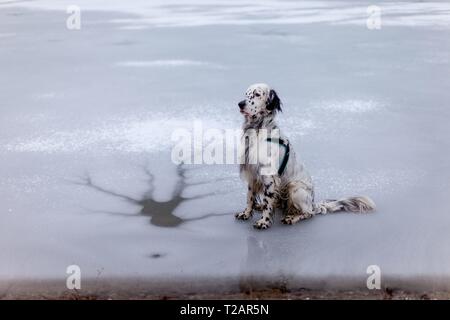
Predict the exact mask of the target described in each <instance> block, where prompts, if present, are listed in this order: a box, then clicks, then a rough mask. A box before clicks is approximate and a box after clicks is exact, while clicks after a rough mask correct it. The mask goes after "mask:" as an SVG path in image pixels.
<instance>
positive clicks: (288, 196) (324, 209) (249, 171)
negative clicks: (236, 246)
mask: <svg viewBox="0 0 450 320" xmlns="http://www.w3.org/2000/svg"><path fill="white" fill-rule="evenodd" d="M245 96H246V98H245V100H242V101H241V102H239V109H240V112H241V114H242V115H243V116H244V118H245V122H244V125H243V132H244V133H243V137H242V142H241V143H242V144H243V145H242V146H241V147H242V150H245V154H244V155H243V156H244V159H243V161H242V162H241V165H240V172H241V177H242V178H243V179H244V180H245V181H247V183H248V193H247V207H246V208H245V209H244V211H243V212H240V213H237V214H236V215H235V216H236V218H237V219H240V220H248V219H249V218H250V217H251V216H252V214H253V211H254V210H256V211H261V212H262V217H261V218H260V219H259V220H257V221H256V222H255V224H254V227H255V228H257V229H267V228H269V227H270V226H271V225H272V222H273V214H274V211H275V209H276V208H281V209H283V210H284V213H285V215H284V217H283V218H282V220H281V222H283V223H284V224H294V223H296V222H298V221H300V220H304V219H308V218H311V217H312V216H314V215H316V214H319V213H320V214H326V213H329V212H337V211H351V212H365V211H370V210H373V209H374V208H375V204H374V202H373V201H372V200H371V199H370V198H368V197H364V196H361V197H351V198H344V199H340V200H325V201H322V202H319V203H315V202H314V187H313V183H312V180H311V177H310V176H309V174H308V173H307V171H306V170H305V168H304V166H303V165H302V164H300V163H297V162H296V158H295V153H294V151H293V150H292V145H291V144H290V143H289V141H288V139H287V138H286V137H285V136H283V135H282V134H281V133H279V129H278V127H277V125H276V123H275V117H276V114H277V112H278V111H281V101H280V99H279V97H278V95H277V93H276V92H275V91H274V90H273V89H271V88H270V87H269V86H268V85H267V84H263V83H258V84H254V85H251V86H250V87H249V88H248V89H247V91H246V93H245ZM261 129H266V130H261ZM250 131H251V132H252V133H253V134H254V132H256V139H249V138H248V136H249V135H248V134H247V133H248V132H250ZM262 131H266V132H267V131H269V132H277V135H276V136H275V138H274V137H270V138H267V135H263V134H259V132H262ZM264 143H265V144H267V146H266V150H273V147H274V146H275V147H276V148H275V150H277V151H278V152H272V153H271V152H269V153H268V158H269V159H268V160H267V159H266V160H265V161H262V160H261V159H259V157H257V156H255V154H257V152H256V153H255V152H252V151H251V150H252V149H253V148H255V145H256V144H258V148H259V147H260V146H261V145H263V144H264ZM281 155H283V156H281ZM275 157H276V158H275ZM268 161H269V162H271V163H277V164H279V167H278V171H275V172H272V174H262V173H261V171H262V170H261V169H262V168H263V167H264V166H266V165H267V163H268ZM263 162H264V163H263Z"/></svg>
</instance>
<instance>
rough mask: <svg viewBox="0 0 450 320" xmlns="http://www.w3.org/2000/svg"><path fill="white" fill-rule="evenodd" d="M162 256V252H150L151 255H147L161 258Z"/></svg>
mask: <svg viewBox="0 0 450 320" xmlns="http://www.w3.org/2000/svg"><path fill="white" fill-rule="evenodd" d="M164 256H165V254H163V253H152V254H151V255H149V257H150V258H152V259H158V258H162V257H164Z"/></svg>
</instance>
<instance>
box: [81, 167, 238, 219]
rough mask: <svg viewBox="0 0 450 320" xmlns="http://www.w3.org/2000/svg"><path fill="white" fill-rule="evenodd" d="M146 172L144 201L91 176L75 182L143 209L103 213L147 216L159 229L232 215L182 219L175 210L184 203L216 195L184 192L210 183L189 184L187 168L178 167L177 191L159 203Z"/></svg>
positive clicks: (152, 179)
mask: <svg viewBox="0 0 450 320" xmlns="http://www.w3.org/2000/svg"><path fill="white" fill-rule="evenodd" d="M144 171H145V173H146V175H147V176H148V182H149V190H147V192H146V193H145V196H144V197H143V198H142V199H135V198H133V197H130V196H128V195H125V194H122V193H119V192H116V191H113V190H109V189H106V188H104V187H102V186H100V185H98V184H95V183H94V182H93V181H92V178H91V177H90V176H89V175H86V177H85V178H82V181H80V182H75V183H76V184H79V185H84V186H87V187H89V188H91V189H94V190H96V191H99V192H101V193H104V194H107V195H110V196H113V197H116V198H119V199H121V200H124V201H126V202H129V203H131V204H134V205H138V206H140V207H141V210H140V211H139V212H137V213H122V212H111V211H103V210H102V211H100V212H103V213H108V214H114V215H121V216H127V217H130V216H146V217H149V218H150V223H151V224H152V225H155V226H159V227H177V226H179V225H181V224H182V223H185V222H189V221H196V220H202V219H206V218H210V217H215V216H224V215H229V214H230V213H221V214H217V213H209V214H204V215H201V216H198V217H193V218H182V217H179V216H177V215H175V214H174V211H175V209H176V208H177V207H178V206H179V205H180V204H181V203H182V202H184V201H189V200H196V199H202V198H205V197H208V196H212V195H214V193H213V192H209V193H206V194H202V195H197V196H192V197H185V196H183V195H182V194H183V191H184V190H185V189H186V188H187V187H189V186H195V185H203V184H207V183H209V182H196V183H187V182H186V179H187V178H186V172H187V170H186V168H184V166H183V165H179V166H177V175H178V180H177V183H176V185H175V189H174V191H173V194H172V198H171V200H169V201H165V202H159V201H155V200H154V198H153V192H154V190H155V186H154V183H153V182H154V176H153V174H152V173H150V172H149V171H148V169H146V168H144ZM219 180H224V179H216V180H214V182H216V181H219Z"/></svg>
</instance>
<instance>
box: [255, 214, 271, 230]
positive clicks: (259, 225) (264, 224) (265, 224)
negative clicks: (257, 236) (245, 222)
mask: <svg viewBox="0 0 450 320" xmlns="http://www.w3.org/2000/svg"><path fill="white" fill-rule="evenodd" d="M271 225H272V221H271V220H270V219H269V218H267V217H266V218H264V217H263V218H261V219H259V220H258V221H256V222H255V224H254V225H253V227H255V228H256V229H268V228H270V226H271Z"/></svg>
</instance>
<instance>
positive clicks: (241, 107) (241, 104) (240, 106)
mask: <svg viewBox="0 0 450 320" xmlns="http://www.w3.org/2000/svg"><path fill="white" fill-rule="evenodd" d="M238 106H239V108H240V109H241V110H242V109H244V107H245V100H242V101H241V102H239V103H238Z"/></svg>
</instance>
